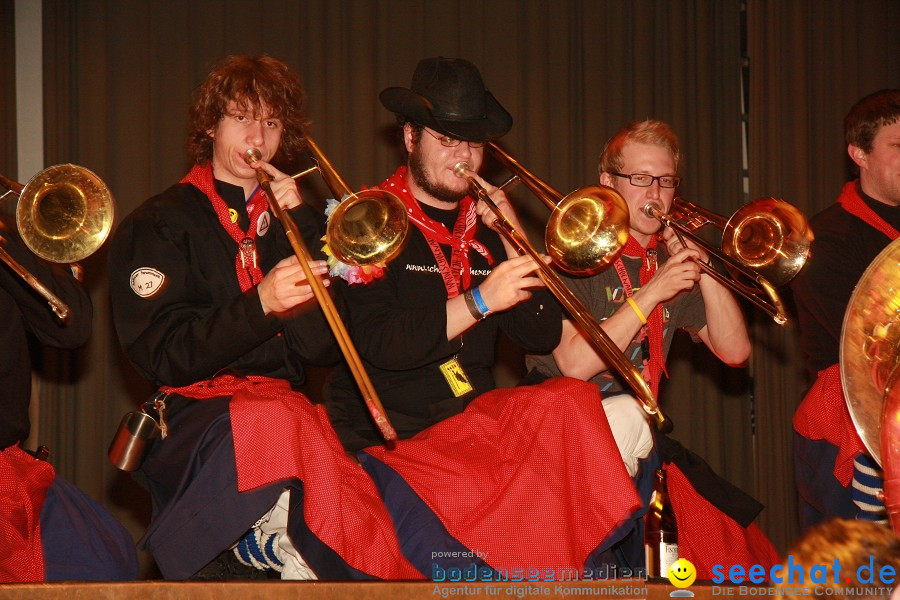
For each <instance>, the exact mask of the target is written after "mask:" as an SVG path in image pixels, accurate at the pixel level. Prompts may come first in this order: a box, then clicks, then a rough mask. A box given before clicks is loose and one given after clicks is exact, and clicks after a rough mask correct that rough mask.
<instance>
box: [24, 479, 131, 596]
mask: <svg viewBox="0 0 900 600" xmlns="http://www.w3.org/2000/svg"><path fill="white" fill-rule="evenodd" d="M41 546H42V548H43V551H44V577H45V579H46V581H128V580H134V579H137V577H138V558H137V551H136V550H135V546H134V540H133V539H132V538H131V534H129V533H128V531H126V530H125V528H124V527H122V525H121V524H120V523H119V522H118V521H116V519H114V518H113V516H112V515H110V514H109V513H108V512H107V511H106V510H105V509H104V508H103V507H102V506H100V505H99V504H98V503H97V502H95V501H94V500H93V499H92V498H91V497H90V496H88V495H87V494H85V493H84V492H83V491H81V490H80V489H78V488H77V487H75V486H74V485H73V484H71V483H69V482H68V481H66V480H64V479H62V478H61V477H57V478H56V479H55V480H54V481H53V483H52V484H51V485H50V487H49V488H48V489H47V498H46V500H45V501H44V505H43V507H42V508H41Z"/></svg>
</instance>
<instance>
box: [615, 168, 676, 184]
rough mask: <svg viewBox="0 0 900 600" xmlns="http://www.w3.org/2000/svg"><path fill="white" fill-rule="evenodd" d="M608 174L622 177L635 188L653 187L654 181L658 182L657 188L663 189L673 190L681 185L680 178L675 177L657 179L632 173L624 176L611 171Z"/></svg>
mask: <svg viewBox="0 0 900 600" xmlns="http://www.w3.org/2000/svg"><path fill="white" fill-rule="evenodd" d="M609 174H610V175H615V176H616V177H624V178H625V179H627V180H628V181H630V182H631V185H635V186H637V187H650V186H651V185H653V181H654V180H656V181H658V182H659V187H663V188H674V187H678V186H679V185H681V177H676V176H675V175H660V176H659V177H654V176H653V175H647V174H646V173H632V174H631V175H626V174H625V173H613V172H612V171H610V173H609Z"/></svg>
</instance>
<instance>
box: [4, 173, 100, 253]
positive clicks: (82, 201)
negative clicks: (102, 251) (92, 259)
mask: <svg viewBox="0 0 900 600" xmlns="http://www.w3.org/2000/svg"><path fill="white" fill-rule="evenodd" d="M114 203H115V201H114V199H113V197H112V194H111V193H110V191H109V188H108V187H106V185H105V184H104V183H103V181H102V180H101V179H100V178H99V177H97V175H96V174H94V173H93V172H91V171H89V170H88V169H85V168H84V167H79V166H76V165H69V164H66V165H55V166H52V167H49V168H47V169H44V170H43V171H41V172H40V173H38V174H37V175H35V176H34V177H33V178H32V179H31V181H29V182H28V183H27V184H26V185H25V187H24V188H23V189H22V191H21V192H20V193H19V204H18V207H17V208H16V225H17V227H18V230H19V235H20V236H21V237H22V241H24V242H25V245H26V246H28V248H29V249H30V250H31V251H32V252H33V253H35V254H36V255H38V256H40V257H41V258H43V259H45V260H49V261H51V262H56V263H73V262H78V261H80V260H82V259H84V258H87V257H88V256H90V255H91V254H93V253H94V252H95V251H96V250H97V249H98V248H99V247H100V246H101V245H102V244H103V242H104V241H105V240H106V238H107V236H109V232H110V230H111V229H112V222H113V213H114Z"/></svg>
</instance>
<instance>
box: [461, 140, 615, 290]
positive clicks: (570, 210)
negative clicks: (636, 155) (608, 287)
mask: <svg viewBox="0 0 900 600" xmlns="http://www.w3.org/2000/svg"><path fill="white" fill-rule="evenodd" d="M487 148H488V150H490V152H491V153H492V154H493V156H494V157H495V158H496V159H497V160H498V161H499V162H500V163H501V164H502V165H503V166H504V167H506V168H507V169H508V170H509V171H511V172H512V173H513V174H514V175H513V179H517V180H519V181H521V182H522V183H523V184H524V185H525V187H527V188H528V189H529V190H530V191H531V193H532V194H534V195H535V196H537V197H538V199H539V200H541V201H542V202H543V203H544V204H545V205H546V206H547V208H549V209H550V210H551V214H550V219H549V220H548V221H547V226H546V229H545V230H544V245H545V246H546V248H547V254H548V255H549V256H550V258H551V259H553V264H555V265H556V266H557V267H559V268H560V269H562V270H563V271H566V272H567V273H570V274H572V275H578V276H588V275H594V274H595V273H599V272H600V271H601V270H603V269H604V268H606V267H607V266H608V265H609V263H610V262H611V261H612V260H613V259H614V258H615V256H616V254H618V252H619V250H621V249H622V247H624V246H625V244H626V242H628V205H627V204H626V203H625V200H624V199H623V198H622V197H621V196H620V195H619V194H618V193H617V192H616V191H615V190H613V189H612V188H609V187H606V186H597V185H592V186H587V187H583V188H579V189H577V190H575V191H574V192H572V193H570V194H568V195H567V196H565V197H563V195H562V194H561V193H559V192H558V191H557V190H555V189H554V188H553V187H552V186H550V185H549V184H547V183H546V182H544V181H542V180H541V179H539V178H537V177H536V176H535V175H534V174H533V173H531V172H530V171H529V170H528V169H526V168H525V167H524V166H522V165H521V164H520V163H519V161H517V160H516V159H515V158H513V157H512V156H511V155H510V154H509V153H507V152H506V151H505V150H503V149H502V148H500V146H498V145H497V144H495V143H494V142H488V143H487ZM510 181H512V180H510ZM470 185H471V184H470Z"/></svg>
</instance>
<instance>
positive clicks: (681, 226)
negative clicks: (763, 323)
mask: <svg viewBox="0 0 900 600" xmlns="http://www.w3.org/2000/svg"><path fill="white" fill-rule="evenodd" d="M643 211H644V214H646V215H647V216H648V217H651V218H655V219H657V220H659V222H660V223H662V224H663V225H664V226H666V227H671V228H672V230H673V231H675V235H677V236H678V239H679V240H680V241H681V243H682V244H684V238H685V237H687V238H688V239H690V240H691V241H693V242H694V243H695V244H697V245H698V246H700V247H702V248H703V249H704V250H705V251H706V252H707V253H708V254H710V255H712V256H715V257H717V258H718V259H719V260H721V261H722V262H723V263H724V264H725V267H726V269H727V270H728V272H729V274H730V275H731V278H729V277H726V276H725V275H722V274H721V273H719V272H718V271H717V270H716V269H715V267H713V266H712V265H711V264H710V263H708V262H704V261H701V260H697V261H696V262H697V264H698V265H699V266H700V269H701V270H702V271H703V272H704V273H706V274H707V275H709V276H711V277H712V278H713V279H715V280H716V281H718V282H719V283H721V284H722V285H724V286H725V287H727V288H729V289H730V290H732V291H734V292H735V293H737V294H740V295H741V296H743V297H744V298H746V299H747V300H749V301H750V302H752V303H753V304H754V305H756V306H757V307H758V308H760V309H762V310H763V311H765V312H766V313H768V314H769V315H770V316H771V317H772V318H773V319H774V320H775V322H776V323H778V324H779V325H784V324H785V323H787V311H786V310H785V308H784V305H783V304H782V302H781V298H779V296H778V293H777V292H776V291H775V288H776V286H780V285H784V284H785V283H787V282H788V281H790V280H791V279H792V278H793V277H794V276H795V275H796V274H797V273H798V272H799V271H800V269H801V268H803V265H804V264H805V263H806V259H807V258H808V257H809V246H810V244H811V243H812V240H813V232H812V229H810V227H809V224H808V223H807V221H806V218H805V217H804V216H803V214H802V213H801V212H800V211H799V210H797V209H796V208H795V207H793V206H792V205H790V204H788V203H787V202H785V201H783V200H779V199H777V198H761V199H759V200H755V201H753V202H749V203H748V204H745V205H744V206H743V207H741V208H740V209H738V210H737V212H735V213H734V214H733V215H732V216H731V217H730V218H728V219H725V218H724V217H722V216H720V215H717V214H715V213H713V212H710V211H708V210H705V209H703V208H701V207H699V206H697V205H696V204H693V203H691V202H688V201H687V200H685V199H684V198H675V200H674V202H673V203H672V212H671V213H664V212H663V211H662V208H661V207H660V206H659V204H657V203H655V202H648V203H647V204H645V205H644V208H643ZM705 225H711V226H713V227H715V228H717V229H719V230H721V231H722V244H721V246H722V247H721V249H717V248H714V247H713V246H712V245H711V244H710V243H709V242H707V241H706V240H704V239H703V238H702V237H700V236H699V235H697V234H696V233H694V232H695V231H696V230H697V229H699V228H700V227H703V226H705ZM742 278H743V280H744V281H742Z"/></svg>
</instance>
